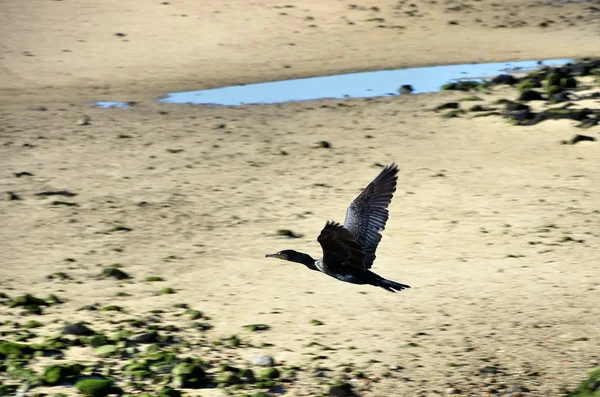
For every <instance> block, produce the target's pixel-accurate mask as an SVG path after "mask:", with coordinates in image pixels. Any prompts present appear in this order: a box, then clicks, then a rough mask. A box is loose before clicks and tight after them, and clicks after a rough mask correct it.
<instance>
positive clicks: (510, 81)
mask: <svg viewBox="0 0 600 397" xmlns="http://www.w3.org/2000/svg"><path fill="white" fill-rule="evenodd" d="M517 82H518V80H517V79H516V78H515V77H514V76H512V75H510V74H500V75H498V76H496V77H494V78H493V79H492V84H498V85H500V84H505V85H515V84H517Z"/></svg>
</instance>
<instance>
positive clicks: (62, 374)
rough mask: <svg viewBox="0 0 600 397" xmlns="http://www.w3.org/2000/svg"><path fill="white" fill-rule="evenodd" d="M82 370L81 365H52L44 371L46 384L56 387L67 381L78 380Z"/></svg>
mask: <svg viewBox="0 0 600 397" xmlns="http://www.w3.org/2000/svg"><path fill="white" fill-rule="evenodd" d="M81 370H82V366H81V365H79V364H73V365H68V364H67V365H51V366H49V367H46V369H45V370H44V375H43V379H44V383H45V384H46V385H50V386H54V385H58V384H59V383H62V382H65V381H67V380H73V379H74V378H76V377H77V376H78V375H79V373H80V372H81Z"/></svg>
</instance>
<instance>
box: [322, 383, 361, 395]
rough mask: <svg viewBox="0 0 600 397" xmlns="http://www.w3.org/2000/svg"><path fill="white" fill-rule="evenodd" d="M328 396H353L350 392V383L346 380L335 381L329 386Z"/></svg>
mask: <svg viewBox="0 0 600 397" xmlns="http://www.w3.org/2000/svg"><path fill="white" fill-rule="evenodd" d="M327 394H328V395H329V396H330V397H351V396H354V393H353V392H352V385H351V384H349V383H346V382H337V383H335V384H333V385H331V386H329V391H328V393H327Z"/></svg>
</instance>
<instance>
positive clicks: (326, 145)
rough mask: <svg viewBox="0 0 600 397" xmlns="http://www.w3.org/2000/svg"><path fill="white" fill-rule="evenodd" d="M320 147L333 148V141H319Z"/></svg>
mask: <svg viewBox="0 0 600 397" xmlns="http://www.w3.org/2000/svg"><path fill="white" fill-rule="evenodd" d="M318 147H320V148H324V149H331V148H332V146H331V143H329V142H327V141H320V142H319V143H318Z"/></svg>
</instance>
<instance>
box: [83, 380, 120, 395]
mask: <svg viewBox="0 0 600 397" xmlns="http://www.w3.org/2000/svg"><path fill="white" fill-rule="evenodd" d="M75 387H76V388H77V389H79V391H80V392H81V393H83V394H84V395H85V396H88V397H105V396H107V395H109V394H111V393H114V392H116V390H115V388H114V386H113V382H112V381H111V380H109V379H104V378H87V379H81V380H79V381H77V383H75Z"/></svg>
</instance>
